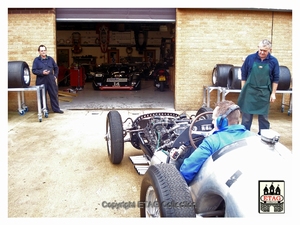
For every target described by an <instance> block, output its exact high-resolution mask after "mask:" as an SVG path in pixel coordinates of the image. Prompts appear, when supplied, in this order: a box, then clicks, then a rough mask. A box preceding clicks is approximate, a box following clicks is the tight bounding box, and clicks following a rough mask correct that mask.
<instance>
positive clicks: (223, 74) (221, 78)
mask: <svg viewBox="0 0 300 225" xmlns="http://www.w3.org/2000/svg"><path fill="white" fill-rule="evenodd" d="M231 67H233V65H231V64H216V65H215V67H214V69H213V72H212V83H213V85H214V86H215V87H227V79H228V75H229V71H230V69H231Z"/></svg>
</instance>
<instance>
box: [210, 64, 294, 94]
mask: <svg viewBox="0 0 300 225" xmlns="http://www.w3.org/2000/svg"><path fill="white" fill-rule="evenodd" d="M241 79H242V73H241V66H233V65H231V64H216V66H215V67H214V69H213V72H212V83H213V85H214V86H216V87H224V88H228V89H241ZM290 86H291V73H290V70H289V68H288V67H286V66H279V82H278V87H277V90H289V89H290Z"/></svg>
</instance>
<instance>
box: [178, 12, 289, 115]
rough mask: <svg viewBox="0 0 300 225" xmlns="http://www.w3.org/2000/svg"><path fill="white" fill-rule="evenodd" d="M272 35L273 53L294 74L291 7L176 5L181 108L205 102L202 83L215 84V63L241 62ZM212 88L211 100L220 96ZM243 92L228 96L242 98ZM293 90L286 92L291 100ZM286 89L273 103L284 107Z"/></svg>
mask: <svg viewBox="0 0 300 225" xmlns="http://www.w3.org/2000/svg"><path fill="white" fill-rule="evenodd" d="M264 38H267V39H269V40H272V43H273V55H274V56H276V57H277V59H278V60H279V63H280V65H285V66H287V67H288V68H289V69H290V72H291V74H292V45H291V43H292V13H291V12H270V11H242V10H216V9H177V12H176V57H175V60H176V63H175V65H176V71H175V108H176V110H197V109H198V108H199V107H201V106H202V104H203V85H206V86H211V85H212V70H213V68H214V66H215V65H216V64H220V63H221V64H233V65H235V66H241V65H242V58H244V57H246V56H247V55H248V54H250V53H254V52H256V51H257V45H258V43H259V41H260V40H262V39H264ZM216 93H217V92H212V93H211V104H210V105H211V106H212V105H214V103H215V102H216V101H217V98H216V97H217V95H216ZM237 97H238V94H237V93H231V94H228V95H227V96H226V99H229V100H233V101H235V102H236V101H237ZM288 100H289V96H288V97H285V102H288ZM280 106H281V94H278V95H277V102H276V103H275V104H272V106H271V108H276V109H278V108H280Z"/></svg>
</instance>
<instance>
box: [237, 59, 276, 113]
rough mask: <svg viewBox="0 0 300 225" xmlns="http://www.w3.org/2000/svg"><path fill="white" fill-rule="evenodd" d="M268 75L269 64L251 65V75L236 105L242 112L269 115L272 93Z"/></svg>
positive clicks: (256, 63)
mask: <svg viewBox="0 0 300 225" xmlns="http://www.w3.org/2000/svg"><path fill="white" fill-rule="evenodd" d="M269 74H270V68H269V64H267V63H259V62H254V63H253V66H252V70H251V73H250V75H249V77H248V79H247V81H246V82H245V85H244V87H243V88H242V90H241V93H240V95H239V98H238V105H239V106H240V108H241V111H242V112H244V113H248V114H256V115H267V114H268V113H269V108H270V95H271V92H272V87H271V80H270V76H269Z"/></svg>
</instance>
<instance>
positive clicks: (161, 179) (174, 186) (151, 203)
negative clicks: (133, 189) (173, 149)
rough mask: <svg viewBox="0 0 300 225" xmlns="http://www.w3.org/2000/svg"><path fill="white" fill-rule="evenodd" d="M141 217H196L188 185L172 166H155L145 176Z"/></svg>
mask: <svg viewBox="0 0 300 225" xmlns="http://www.w3.org/2000/svg"><path fill="white" fill-rule="evenodd" d="M139 204H140V205H139V207H140V215H141V217H196V213H195V209H194V203H193V199H192V196H191V193H190V191H189V188H188V185H187V183H186V182H185V180H184V179H183V177H182V176H181V175H180V173H179V171H178V170H177V169H176V167H175V166H174V165H172V164H165V163H162V164H155V165H152V166H150V167H149V169H148V170H147V172H146V173H145V175H144V178H143V180H142V184H141V192H140V202H139Z"/></svg>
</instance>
